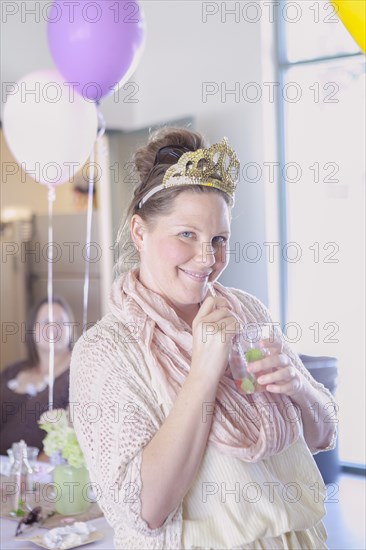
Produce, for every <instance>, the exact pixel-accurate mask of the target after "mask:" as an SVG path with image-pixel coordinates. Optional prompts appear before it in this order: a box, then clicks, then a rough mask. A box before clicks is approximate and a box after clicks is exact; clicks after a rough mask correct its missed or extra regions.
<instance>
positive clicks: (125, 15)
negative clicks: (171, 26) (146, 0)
mask: <svg viewBox="0 0 366 550" xmlns="http://www.w3.org/2000/svg"><path fill="white" fill-rule="evenodd" d="M144 41H145V20H144V15H143V12H142V9H141V6H140V5H139V4H138V2H136V1H135V0H128V1H127V0H99V1H94V2H90V1H89V0H79V1H78V2H65V1H64V0H55V2H54V4H53V5H52V7H51V10H50V12H49V15H48V43H49V47H50V50H51V53H52V56H53V59H54V61H55V63H56V65H57V67H58V69H59V71H60V73H61V74H62V76H63V77H64V78H65V80H66V81H67V82H69V83H73V84H72V87H73V88H74V89H75V90H76V91H77V92H78V93H79V94H80V95H82V96H83V97H84V98H85V99H88V100H92V101H99V100H100V99H101V98H102V97H104V96H106V95H108V94H111V93H112V92H113V90H114V89H115V88H116V86H118V84H120V85H121V84H122V82H126V81H127V80H128V79H129V78H130V77H131V75H132V73H133V72H134V71H135V70H136V67H137V64H138V62H139V60H140V57H141V54H142V51H143V46H144ZM74 83H76V84H74ZM70 85H71V84H70Z"/></svg>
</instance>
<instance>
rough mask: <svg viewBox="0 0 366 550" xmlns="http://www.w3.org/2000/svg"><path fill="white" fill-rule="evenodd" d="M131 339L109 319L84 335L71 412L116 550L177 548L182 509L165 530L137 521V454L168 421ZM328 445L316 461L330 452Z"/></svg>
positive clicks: (77, 350)
mask: <svg viewBox="0 0 366 550" xmlns="http://www.w3.org/2000/svg"><path fill="white" fill-rule="evenodd" d="M228 290H230V291H231V292H233V293H234V294H235V295H236V296H237V298H238V299H239V300H240V301H241V302H242V303H243V304H244V305H245V307H246V308H247V309H249V311H250V312H251V313H252V314H253V316H254V318H255V319H256V320H257V321H258V322H267V323H268V322H272V318H271V316H270V314H269V311H268V310H267V308H266V307H265V306H264V305H263V304H262V303H261V302H260V301H259V300H258V299H257V298H255V297H254V296H252V295H251V294H249V293H246V292H243V291H241V290H238V289H234V288H229V289H228ZM129 341H130V342H131V332H130V331H129V330H128V329H127V328H126V327H124V326H123V324H122V323H121V322H119V321H118V320H117V319H116V317H115V316H114V315H112V314H111V313H109V314H107V315H105V316H104V317H103V318H102V319H101V320H100V321H98V323H97V324H96V325H94V326H93V327H92V328H91V329H89V330H88V331H87V333H86V334H85V335H83V336H82V337H81V338H80V339H79V340H78V341H77V343H76V345H75V346H74V350H73V355H72V360H71V367H70V368H71V372H70V411H71V414H72V419H73V422H74V427H75V430H76V433H77V437H78V439H79V442H80V445H81V448H82V450H83V453H84V455H85V459H86V462H87V466H88V469H89V475H90V479H91V481H92V482H93V483H95V489H96V490H97V492H98V496H97V499H98V504H99V506H100V507H101V509H102V511H103V512H104V515H105V517H106V519H107V521H108V522H109V523H110V525H111V526H112V527H113V529H114V531H115V537H114V543H115V547H116V548H118V549H122V548H125V549H129V550H131V549H134V548H136V549H141V548H143V549H151V548H154V549H159V550H160V549H162V548H167V549H178V548H181V534H182V525H183V517H182V509H183V501H182V502H180V503H179V504H178V505H177V507H176V509H175V510H173V511H172V512H171V513H170V514H169V516H168V517H167V518H166V520H165V522H164V524H163V525H162V526H161V527H159V528H157V529H151V528H150V527H149V525H148V524H147V522H146V521H144V520H143V519H142V517H141V501H140V494H141V488H142V483H141V475H140V469H141V460H142V450H143V448H144V446H145V445H147V444H148V443H149V441H150V440H151V439H152V438H153V436H154V435H155V434H156V432H157V431H158V430H159V428H160V427H161V426H162V424H163V422H164V420H165V417H164V414H163V411H162V410H161V408H160V406H159V405H158V404H157V403H158V401H157V397H156V395H155V394H154V391H153V390H152V388H151V386H150V383H149V381H150V374H149V367H148V364H147V363H146V360H145V357H144V356H143V354H142V351H141V348H140V347H139V346H138V345H137V344H136V342H133V345H131V344H130V345H129ZM284 352H285V353H286V354H287V355H289V357H290V358H291V360H292V362H293V364H294V365H295V366H296V367H297V368H298V369H299V370H300V371H301V372H302V373H303V374H304V376H305V377H306V378H307V379H308V380H309V381H310V383H311V384H312V385H313V386H314V387H315V388H317V389H318V390H319V391H321V392H324V393H325V394H326V395H327V397H328V399H329V402H333V403H334V398H333V397H332V395H331V393H330V392H329V391H328V390H327V389H326V388H325V387H324V386H323V385H322V384H319V383H317V382H316V381H315V380H314V379H313V378H312V376H311V375H310V374H309V372H308V371H307V370H306V369H305V367H304V366H303V364H302V362H301V361H300V359H299V357H298V355H297V354H296V353H294V352H293V351H292V350H291V349H290V348H289V346H288V345H287V344H285V346H284ZM336 432H337V429H336V424H334V430H333V434H332V438H331V441H328V442H325V443H324V447H323V448H321V449H310V450H311V452H312V453H313V454H315V453H317V452H319V451H325V450H329V449H333V448H334V446H335V442H336Z"/></svg>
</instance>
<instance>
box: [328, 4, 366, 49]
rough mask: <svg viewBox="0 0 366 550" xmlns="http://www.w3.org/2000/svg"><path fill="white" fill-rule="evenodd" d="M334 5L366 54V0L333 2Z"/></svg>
mask: <svg viewBox="0 0 366 550" xmlns="http://www.w3.org/2000/svg"><path fill="white" fill-rule="evenodd" d="M332 4H333V5H334V7H335V10H336V12H337V15H338V17H340V19H341V20H342V21H343V23H344V25H345V27H346V28H347V30H348V31H349V32H350V33H351V35H352V36H353V38H354V39H355V40H356V42H357V44H358V45H359V46H360V48H361V49H362V51H363V52H365V53H366V0H332Z"/></svg>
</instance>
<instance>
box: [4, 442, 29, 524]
mask: <svg viewBox="0 0 366 550" xmlns="http://www.w3.org/2000/svg"><path fill="white" fill-rule="evenodd" d="M12 452H13V463H12V465H11V467H10V472H9V477H10V480H9V482H10V483H12V484H13V486H14V487H13V489H14V494H13V498H12V511H11V514H12V515H14V516H22V515H25V512H24V509H23V503H24V501H25V495H26V493H27V491H28V490H31V488H32V487H31V483H32V482H31V475H32V473H33V470H32V468H31V466H30V464H29V462H28V454H27V444H26V443H25V441H23V439H22V440H21V441H19V442H18V443H13V446H12Z"/></svg>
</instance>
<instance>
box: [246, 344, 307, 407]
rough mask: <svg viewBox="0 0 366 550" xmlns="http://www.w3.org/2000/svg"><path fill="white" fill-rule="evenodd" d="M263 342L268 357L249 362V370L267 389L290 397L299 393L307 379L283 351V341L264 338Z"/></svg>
mask: <svg viewBox="0 0 366 550" xmlns="http://www.w3.org/2000/svg"><path fill="white" fill-rule="evenodd" d="M262 344H263V346H264V349H266V350H267V355H266V357H264V358H263V359H260V360H258V361H253V362H252V363H249V365H248V371H249V372H251V373H253V374H254V375H255V377H256V378H257V382H258V384H261V385H263V386H264V389H265V390H266V391H269V392H273V393H284V394H286V395H288V396H290V397H291V396H295V395H296V394H299V393H300V392H301V391H302V390H303V387H304V384H305V382H306V380H305V378H304V376H303V374H302V373H301V372H300V371H299V370H298V369H296V367H294V365H293V364H292V363H291V360H290V358H289V357H288V355H286V354H285V353H282V343H280V342H273V341H272V342H271V341H270V340H262ZM272 369H273V370H272Z"/></svg>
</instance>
